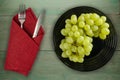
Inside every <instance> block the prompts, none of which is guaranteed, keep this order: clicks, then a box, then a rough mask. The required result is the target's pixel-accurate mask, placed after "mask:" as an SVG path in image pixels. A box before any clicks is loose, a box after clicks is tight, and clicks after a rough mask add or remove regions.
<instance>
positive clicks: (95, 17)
mask: <svg viewBox="0 0 120 80" xmlns="http://www.w3.org/2000/svg"><path fill="white" fill-rule="evenodd" d="M90 18H91V19H92V20H94V21H96V20H97V19H99V18H100V16H99V15H98V14H96V13H93V14H92V15H91V16H90Z"/></svg>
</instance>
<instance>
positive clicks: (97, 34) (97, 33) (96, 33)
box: [94, 29, 100, 38]
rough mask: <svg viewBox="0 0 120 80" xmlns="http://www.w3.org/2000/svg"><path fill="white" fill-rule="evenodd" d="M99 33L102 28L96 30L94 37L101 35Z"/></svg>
mask: <svg viewBox="0 0 120 80" xmlns="http://www.w3.org/2000/svg"><path fill="white" fill-rule="evenodd" d="M99 33H100V29H98V30H97V31H95V32H94V37H96V38H97V37H99Z"/></svg>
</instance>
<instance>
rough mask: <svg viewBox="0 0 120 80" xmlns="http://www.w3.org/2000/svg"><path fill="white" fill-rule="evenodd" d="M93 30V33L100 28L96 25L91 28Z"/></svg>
mask: <svg viewBox="0 0 120 80" xmlns="http://www.w3.org/2000/svg"><path fill="white" fill-rule="evenodd" d="M91 29H92V31H97V30H98V29H99V28H98V26H96V25H94V26H92V27H91Z"/></svg>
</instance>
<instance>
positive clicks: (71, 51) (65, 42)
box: [59, 13, 110, 63]
mask: <svg viewBox="0 0 120 80" xmlns="http://www.w3.org/2000/svg"><path fill="white" fill-rule="evenodd" d="M65 23H66V24H65V28H63V29H62V30H61V34H62V35H63V36H65V39H62V40H61V44H60V46H59V47H60V49H62V51H63V52H62V55H61V56H62V57H63V58H69V60H70V61H73V62H79V63H83V62H84V57H85V56H89V55H90V53H91V51H92V48H93V44H92V42H93V37H99V38H100V39H102V40H105V39H106V36H107V35H109V34H110V30H109V24H108V23H107V22H106V17H105V16H99V15H98V14H96V13H86V14H81V15H80V16H79V17H77V16H76V15H75V14H73V15H72V16H71V18H70V19H66V21H65Z"/></svg>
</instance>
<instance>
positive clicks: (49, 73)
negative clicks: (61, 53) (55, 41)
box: [0, 51, 120, 80]
mask: <svg viewBox="0 0 120 80" xmlns="http://www.w3.org/2000/svg"><path fill="white" fill-rule="evenodd" d="M119 59H120V51H116V52H115V54H114V56H113V57H112V59H111V60H110V61H109V62H108V63H107V64H106V65H105V66H103V67H102V68H100V69H98V70H95V71H91V72H80V71H75V70H72V69H70V68H68V67H67V66H66V65H64V64H63V63H62V62H61V61H60V60H59V59H58V58H57V56H56V54H55V53H54V51H40V52H39V54H38V56H37V59H36V61H35V64H34V66H33V68H32V70H31V73H30V75H29V76H28V77H24V76H22V75H20V74H18V73H15V72H11V71H5V70H3V65H4V60H5V52H0V80H119V78H120V76H119V74H120V68H119V66H120V63H119Z"/></svg>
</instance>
